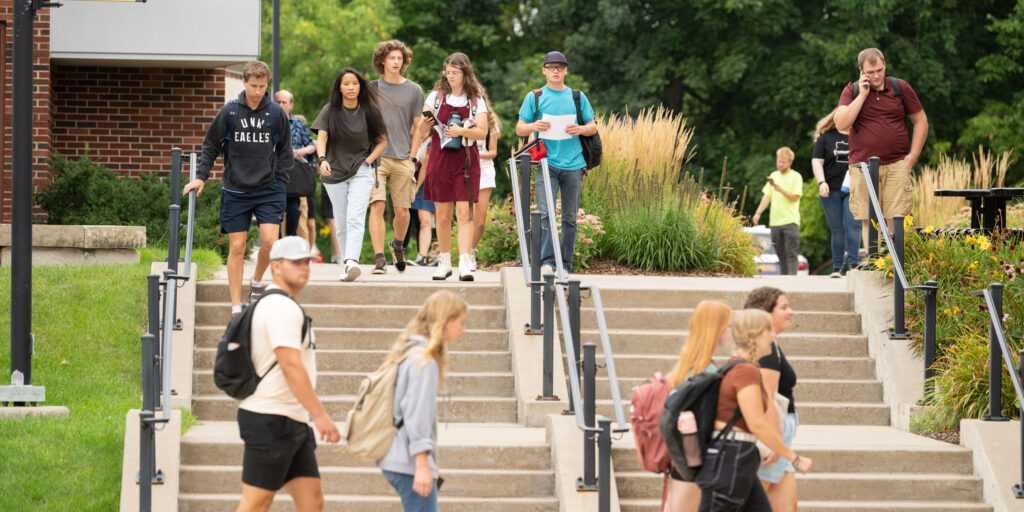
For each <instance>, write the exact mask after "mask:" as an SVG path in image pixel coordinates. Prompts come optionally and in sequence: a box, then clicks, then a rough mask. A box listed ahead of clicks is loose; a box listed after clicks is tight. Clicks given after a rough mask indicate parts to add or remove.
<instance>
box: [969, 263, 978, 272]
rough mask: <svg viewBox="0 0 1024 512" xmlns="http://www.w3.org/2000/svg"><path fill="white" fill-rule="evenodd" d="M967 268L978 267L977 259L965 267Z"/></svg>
mask: <svg viewBox="0 0 1024 512" xmlns="http://www.w3.org/2000/svg"><path fill="white" fill-rule="evenodd" d="M967 268H968V269H969V270H974V269H976V268H978V262H977V261H972V262H971V265H970V266H969V267H967Z"/></svg>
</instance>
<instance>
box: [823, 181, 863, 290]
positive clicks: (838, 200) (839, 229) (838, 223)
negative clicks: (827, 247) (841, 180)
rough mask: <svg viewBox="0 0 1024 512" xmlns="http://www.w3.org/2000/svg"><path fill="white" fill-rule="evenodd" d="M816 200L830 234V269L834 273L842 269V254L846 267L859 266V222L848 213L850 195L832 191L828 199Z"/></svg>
mask: <svg viewBox="0 0 1024 512" xmlns="http://www.w3.org/2000/svg"><path fill="white" fill-rule="evenodd" d="M818 199H819V200H820V201H821V209H822V210H825V218H826V219H828V229H829V231H831V232H832V268H833V269H834V270H835V271H836V272H838V271H839V270H841V269H842V268H843V253H844V252H845V253H846V264H847V265H846V267H847V268H853V267H856V266H857V265H859V264H860V221H859V220H856V219H854V218H853V214H852V213H850V194H844V193H843V192H842V191H839V190H833V191H830V192H829V194H828V197H819V198H818Z"/></svg>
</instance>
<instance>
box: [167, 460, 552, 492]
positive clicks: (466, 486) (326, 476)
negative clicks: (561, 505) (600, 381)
mask: <svg viewBox="0 0 1024 512" xmlns="http://www.w3.org/2000/svg"><path fill="white" fill-rule="evenodd" d="M443 471H444V479H445V482H444V492H446V493H449V494H451V495H455V496H473V497H479V498H500V497H503V496H517V497H535V498H537V497H550V496H552V495H554V481H555V478H554V476H555V475H554V472H553V471H552V470H550V469H548V470H537V469H481V468H473V469H455V468H444V470H443ZM320 479H321V485H322V486H323V490H324V493H326V494H360V495H370V496H372V495H378V496H391V495H392V494H394V493H395V490H394V489H393V488H392V487H391V485H390V484H388V482H387V480H385V479H384V476H383V475H382V474H381V471H380V469H377V468H375V467H338V466H323V465H321V466H320ZM241 480H242V467H241V466H195V465H185V466H182V467H181V487H180V490H181V492H183V493H190V494H207V493H217V492H222V491H223V490H225V489H232V488H235V487H238V484H239V482H241Z"/></svg>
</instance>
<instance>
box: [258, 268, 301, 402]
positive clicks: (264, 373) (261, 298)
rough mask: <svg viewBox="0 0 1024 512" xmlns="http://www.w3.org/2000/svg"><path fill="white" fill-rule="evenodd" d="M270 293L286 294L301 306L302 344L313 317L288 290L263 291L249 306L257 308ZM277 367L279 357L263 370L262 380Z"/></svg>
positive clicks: (273, 289)
mask: <svg viewBox="0 0 1024 512" xmlns="http://www.w3.org/2000/svg"><path fill="white" fill-rule="evenodd" d="M268 295H284V296H285V297H288V298H289V299H292V301H293V302H295V304H296V305H297V306H299V310H300V311H302V334H300V335H299V343H300V344H301V343H302V341H303V340H305V339H306V334H307V333H309V329H310V328H311V327H312V325H313V319H312V318H311V317H310V316H309V315H307V314H306V310H305V308H303V307H302V304H299V301H297V300H295V298H294V297H292V296H291V295H289V294H288V292H286V291H284V290H282V289H280V288H271V289H269V290H267V291H265V292H263V295H260V296H259V297H258V298H257V299H256V300H255V301H254V302H252V303H251V304H249V307H250V308H255V307H256V305H257V304H259V302H260V301H261V300H263V298H264V297H266V296H268ZM310 344H311V345H313V349H314V350H316V345H314V344H312V342H310ZM275 367H277V357H275V358H274V364H272V365H270V368H267V371H265V372H263V375H260V381H262V380H263V378H264V377H266V376H267V375H269V374H270V371H271V370H273V369H274V368H275ZM258 386H259V385H258V384H257V387H258Z"/></svg>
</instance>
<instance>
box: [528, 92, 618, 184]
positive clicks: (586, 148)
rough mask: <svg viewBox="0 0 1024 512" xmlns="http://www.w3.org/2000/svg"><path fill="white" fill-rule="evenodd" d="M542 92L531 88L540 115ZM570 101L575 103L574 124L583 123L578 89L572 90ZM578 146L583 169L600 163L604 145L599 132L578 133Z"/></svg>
mask: <svg viewBox="0 0 1024 512" xmlns="http://www.w3.org/2000/svg"><path fill="white" fill-rule="evenodd" d="M543 93H544V89H534V90H533V107H534V108H533V109H534V111H535V112H536V113H537V116H538V117H539V116H540V95H541V94H543ZM572 101H573V103H575V104H576V124H578V125H580V126H582V125H583V109H582V108H581V107H580V90H579V89H573V90H572ZM579 137H580V146H581V147H582V148H583V160H584V161H585V162H586V163H587V168H586V170H585V171H584V173H586V171H589V170H590V169H593V168H594V167H597V166H599V165H601V155H602V153H604V146H603V144H602V143H601V134H600V133H596V132H595V133H594V134H593V135H580V136H579Z"/></svg>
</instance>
